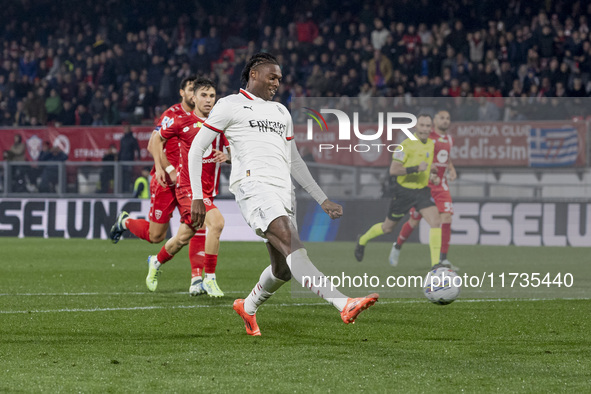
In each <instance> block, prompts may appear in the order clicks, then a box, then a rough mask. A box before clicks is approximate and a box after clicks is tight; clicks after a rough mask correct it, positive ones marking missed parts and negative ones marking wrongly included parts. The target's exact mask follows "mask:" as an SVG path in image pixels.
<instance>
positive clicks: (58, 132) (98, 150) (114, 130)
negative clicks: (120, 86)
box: [0, 126, 154, 161]
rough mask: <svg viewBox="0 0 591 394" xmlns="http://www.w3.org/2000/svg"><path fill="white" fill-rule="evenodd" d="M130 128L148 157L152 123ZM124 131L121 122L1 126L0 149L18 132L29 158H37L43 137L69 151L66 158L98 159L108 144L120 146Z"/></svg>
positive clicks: (76, 159) (9, 145)
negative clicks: (16, 127) (71, 125)
mask: <svg viewBox="0 0 591 394" xmlns="http://www.w3.org/2000/svg"><path fill="white" fill-rule="evenodd" d="M131 130H132V132H133V135H134V137H135V138H136V139H137V140H138V143H139V145H140V150H141V156H142V157H141V158H142V160H150V159H151V156H150V154H149V153H148V141H149V140H150V136H151V135H152V130H154V127H153V126H132V128H131ZM123 132H124V127H123V126H107V127H80V126H74V127H43V128H26V129H25V128H23V129H4V130H1V131H0V150H1V151H2V152H4V151H5V150H7V149H10V147H11V146H12V144H13V143H14V136H15V135H17V134H18V135H21V136H22V137H23V142H24V143H25V145H26V148H27V149H26V157H27V160H28V161H36V160H37V159H38V158H39V154H40V153H41V149H42V146H43V142H44V141H48V142H49V143H50V144H51V146H58V147H59V148H60V149H61V150H62V151H63V152H64V153H66V154H67V155H68V160H69V161H101V159H102V158H103V156H104V155H105V153H106V152H107V151H108V149H109V146H110V145H111V144H114V145H115V146H116V147H117V149H119V141H120V140H121V138H122V137H123Z"/></svg>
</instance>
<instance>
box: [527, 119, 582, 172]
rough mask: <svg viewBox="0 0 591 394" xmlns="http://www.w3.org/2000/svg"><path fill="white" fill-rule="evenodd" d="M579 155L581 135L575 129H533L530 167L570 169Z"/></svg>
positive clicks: (530, 139)
mask: <svg viewBox="0 0 591 394" xmlns="http://www.w3.org/2000/svg"><path fill="white" fill-rule="evenodd" d="M578 154H579V135H578V133H577V129H575V128H572V127H571V128H561V129H546V128H532V129H531V130H530V133H529V165H530V167H568V166H572V165H574V164H575V162H576V160H577V156H578Z"/></svg>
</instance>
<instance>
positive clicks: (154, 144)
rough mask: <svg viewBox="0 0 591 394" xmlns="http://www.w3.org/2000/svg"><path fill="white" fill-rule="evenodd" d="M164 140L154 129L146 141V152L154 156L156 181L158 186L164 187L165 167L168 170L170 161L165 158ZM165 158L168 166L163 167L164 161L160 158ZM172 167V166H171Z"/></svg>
mask: <svg viewBox="0 0 591 394" xmlns="http://www.w3.org/2000/svg"><path fill="white" fill-rule="evenodd" d="M164 141H165V139H164V138H162V136H160V133H159V132H158V131H156V130H154V131H153V132H152V135H151V136H150V141H148V152H150V154H151V155H152V157H153V158H154V169H155V175H154V176H155V177H156V181H157V182H158V184H159V185H160V186H163V187H166V174H165V172H164V171H165V168H166V169H167V170H168V169H170V167H172V166H171V165H170V163H168V160H167V159H166V154H164ZM163 156H164V158H165V159H166V163H168V166H169V167H163V165H164V163H163V160H162V158H163ZM173 169H174V168H173Z"/></svg>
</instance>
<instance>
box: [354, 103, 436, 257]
mask: <svg viewBox="0 0 591 394" xmlns="http://www.w3.org/2000/svg"><path fill="white" fill-rule="evenodd" d="M431 128H432V120H431V116H430V115H419V116H417V125H416V127H415V129H416V131H415V136H416V137H417V140H412V139H410V138H407V139H405V140H404V141H402V143H401V145H402V147H403V149H402V150H400V151H396V152H394V153H393V155H392V164H391V165H390V175H395V176H396V182H395V183H394V196H393V197H392V200H391V201H390V207H389V208H388V214H387V216H386V218H385V219H384V221H383V222H381V223H376V224H374V225H373V226H371V227H370V228H369V230H367V231H366V232H365V234H363V235H360V236H359V238H358V239H357V245H355V253H354V254H355V258H356V259H357V261H362V260H363V255H364V253H365V246H366V245H367V243H368V242H369V241H370V240H372V239H374V238H375V237H378V236H380V235H382V234H388V233H391V232H392V230H394V227H395V226H396V223H398V222H399V221H400V219H402V218H403V217H404V215H406V214H407V213H408V211H409V210H410V209H411V208H413V207H414V208H415V209H416V210H417V211H419V213H420V214H421V215H423V217H424V218H425V220H426V221H427V223H429V226H431V229H430V230H429V249H430V250H431V265H436V264H437V263H438V262H439V256H440V249H441V228H440V226H441V221H440V218H439V213H438V212H437V208H436V207H435V203H434V202H433V201H432V200H431V189H429V186H428V184H429V181H430V180H432V181H433V183H439V178H438V176H437V174H436V173H435V172H434V171H435V168H431V163H432V162H433V151H434V147H435V144H434V142H433V140H431V139H429V135H430V134H431Z"/></svg>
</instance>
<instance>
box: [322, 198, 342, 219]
mask: <svg viewBox="0 0 591 394" xmlns="http://www.w3.org/2000/svg"><path fill="white" fill-rule="evenodd" d="M320 207H321V208H322V210H323V211H324V212H326V213H327V214H328V216H330V218H331V219H338V218H340V217H341V216H343V207H342V206H341V205H340V204H337V203H336V202H332V201H330V200H328V199H327V200H325V201H324V202H323V203H322V204H321V205H320Z"/></svg>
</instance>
